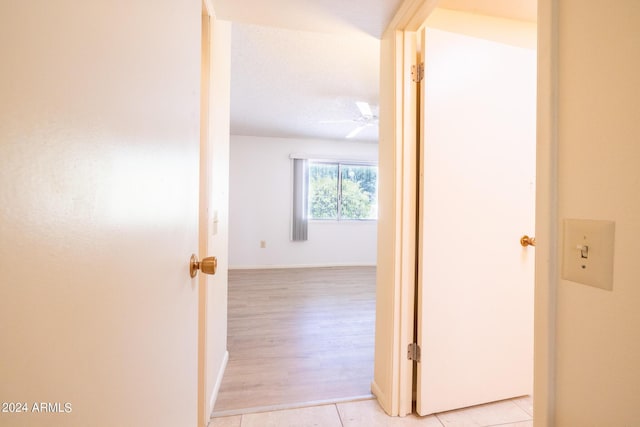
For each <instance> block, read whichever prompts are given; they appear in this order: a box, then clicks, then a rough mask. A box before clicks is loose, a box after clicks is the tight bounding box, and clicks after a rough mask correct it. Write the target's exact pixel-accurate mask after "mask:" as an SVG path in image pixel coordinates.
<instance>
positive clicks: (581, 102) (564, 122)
mask: <svg viewBox="0 0 640 427" xmlns="http://www.w3.org/2000/svg"><path fill="white" fill-rule="evenodd" d="M557 3H558V17H559V20H558V31H559V64H558V69H559V75H558V88H559V93H558V103H559V104H558V109H559V110H558V145H559V152H558V191H559V193H558V202H559V219H560V220H562V219H564V218H584V219H601V220H612V221H615V222H616V235H615V259H614V283H613V290H612V291H611V292H609V291H604V290H601V289H597V288H593V287H590V286H585V285H580V284H577V283H573V282H569V281H565V280H560V279H559V278H558V279H559V285H558V289H557V298H558V300H557V338H556V340H555V343H556V350H555V359H556V370H557V378H556V425H557V426H559V427H565V426H566V427H572V426H637V425H640V410H639V408H638V402H640V363H639V362H638V361H640V309H639V302H640V279H639V275H638V259H640V246H639V245H638V239H639V238H640V197H638V196H639V194H640V168H639V167H638V161H639V160H640V142H639V141H640V120H638V118H639V117H640V101H639V100H640V51H639V50H638V47H639V46H640V32H638V28H640V2H638V1H637V0H620V1H616V2H613V3H607V4H603V3H601V2H596V1H586V2H585V1H580V0H563V1H561V2H560V1H559V2H557ZM561 231H562V229H561V228H560V232H561ZM559 254H562V251H559ZM555 261H556V263H557V265H558V266H559V267H560V266H561V265H562V259H561V255H560V256H559V257H558V258H557V259H556V260H555ZM559 270H560V268H559Z"/></svg>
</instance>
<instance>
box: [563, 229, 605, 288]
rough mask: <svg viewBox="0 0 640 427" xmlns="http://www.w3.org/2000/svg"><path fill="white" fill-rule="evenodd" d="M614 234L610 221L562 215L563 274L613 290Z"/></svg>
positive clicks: (566, 276) (569, 277) (572, 279)
mask: <svg viewBox="0 0 640 427" xmlns="http://www.w3.org/2000/svg"><path fill="white" fill-rule="evenodd" d="M614 236H615V223H614V222H613V221H596V220H586V219H565V220H564V242H563V245H562V247H563V262H562V278H563V279H565V280H570V281H572V282H577V283H582V284H585V285H589V286H595V287H597V288H601V289H605V290H608V291H611V290H613V248H614Z"/></svg>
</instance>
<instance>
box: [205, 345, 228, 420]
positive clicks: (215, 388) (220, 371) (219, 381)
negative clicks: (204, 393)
mask: <svg viewBox="0 0 640 427" xmlns="http://www.w3.org/2000/svg"><path fill="white" fill-rule="evenodd" d="M228 362H229V351H228V350H227V351H225V352H224V357H223V358H222V363H221V364H220V368H219V369H218V376H217V377H216V383H215V384H214V386H213V391H212V392H211V399H210V400H209V411H208V412H209V419H211V417H212V416H213V408H214V406H215V404H216V400H217V399H218V392H219V391H220V386H221V385H222V378H223V377H224V372H225V371H226V369H227V363H228Z"/></svg>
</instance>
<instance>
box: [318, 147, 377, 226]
mask: <svg viewBox="0 0 640 427" xmlns="http://www.w3.org/2000/svg"><path fill="white" fill-rule="evenodd" d="M314 164H323V165H337V166H338V182H337V188H336V192H337V205H338V206H337V209H336V218H335V219H332V218H313V217H312V216H311V209H310V207H311V200H312V197H311V191H308V202H307V218H308V220H309V221H313V222H315V223H320V222H327V223H329V222H330V223H334V222H372V221H378V211H377V210H376V217H375V218H361V219H358V218H346V219H345V218H342V167H343V166H373V167H375V168H376V202H377V199H378V184H379V182H380V169H379V167H378V162H377V161H360V160H337V159H312V158H310V159H308V165H307V168H308V169H309V173H308V175H307V188H308V189H310V188H311V183H310V182H311V172H310V169H311V167H312V166H313V165H314ZM376 204H377V203H376Z"/></svg>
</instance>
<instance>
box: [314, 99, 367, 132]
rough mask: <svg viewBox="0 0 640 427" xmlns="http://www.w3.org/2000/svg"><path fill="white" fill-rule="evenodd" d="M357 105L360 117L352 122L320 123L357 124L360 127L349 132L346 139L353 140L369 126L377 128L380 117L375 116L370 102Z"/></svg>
mask: <svg viewBox="0 0 640 427" xmlns="http://www.w3.org/2000/svg"><path fill="white" fill-rule="evenodd" d="M356 105H357V106H358V110H360V114H361V115H360V117H357V118H355V119H351V120H327V121H322V122H320V123H356V124H358V127H356V128H355V129H353V130H352V131H351V132H349V133H348V134H347V135H346V136H345V138H347V139H351V138H354V137H355V136H356V135H358V134H359V133H360V132H362V131H363V130H364V129H365V128H367V127H369V126H377V125H378V116H376V115H374V114H373V111H372V110H371V106H370V105H369V103H368V102H363V101H356Z"/></svg>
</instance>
